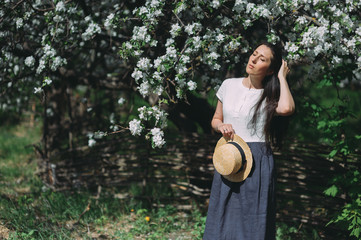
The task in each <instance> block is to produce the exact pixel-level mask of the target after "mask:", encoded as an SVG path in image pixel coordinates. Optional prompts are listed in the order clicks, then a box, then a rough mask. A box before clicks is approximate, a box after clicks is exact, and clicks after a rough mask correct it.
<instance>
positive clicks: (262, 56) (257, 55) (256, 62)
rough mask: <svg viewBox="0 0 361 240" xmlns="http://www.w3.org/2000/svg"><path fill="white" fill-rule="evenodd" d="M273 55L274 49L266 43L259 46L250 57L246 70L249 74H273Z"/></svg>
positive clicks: (262, 75) (263, 75)
mask: <svg viewBox="0 0 361 240" xmlns="http://www.w3.org/2000/svg"><path fill="white" fill-rule="evenodd" d="M272 57H273V55H272V51H271V49H270V48H269V47H267V46H265V45H261V46H259V47H258V48H257V49H256V50H254V52H253V53H252V55H251V56H250V57H249V60H248V64H247V68H246V72H247V73H248V74H249V75H255V76H260V77H265V76H266V75H269V74H272V71H271V70H269V66H270V65H271V59H272Z"/></svg>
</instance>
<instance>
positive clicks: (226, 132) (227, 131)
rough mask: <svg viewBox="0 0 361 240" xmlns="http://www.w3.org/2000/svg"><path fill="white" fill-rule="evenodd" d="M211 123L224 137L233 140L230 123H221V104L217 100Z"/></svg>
mask: <svg viewBox="0 0 361 240" xmlns="http://www.w3.org/2000/svg"><path fill="white" fill-rule="evenodd" d="M211 125H212V128H213V129H214V130H215V131H216V132H220V133H222V135H223V136H224V137H225V138H230V139H232V140H233V136H234V129H233V127H232V124H225V123H223V104H222V102H221V101H219V100H218V102H217V107H216V111H215V112H214V115H213V118H212V121H211Z"/></svg>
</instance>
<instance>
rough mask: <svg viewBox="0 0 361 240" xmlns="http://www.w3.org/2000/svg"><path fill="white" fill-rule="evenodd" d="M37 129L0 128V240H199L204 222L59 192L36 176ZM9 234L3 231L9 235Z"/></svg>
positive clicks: (130, 202) (135, 203) (195, 214)
mask: <svg viewBox="0 0 361 240" xmlns="http://www.w3.org/2000/svg"><path fill="white" fill-rule="evenodd" d="M40 138H41V129H40V127H39V126H36V127H32V128H30V127H29V126H28V125H27V124H22V125H18V126H2V127H0V195H1V198H0V227H1V228H0V230H1V231H0V239H3V238H5V239H6V238H7V239H98V238H100V237H102V236H103V237H104V236H106V237H108V238H111V239H169V238H171V239H201V236H202V233H203V229H204V221H205V218H204V216H203V215H202V214H201V212H200V211H199V210H198V208H197V207H196V205H194V206H195V207H194V209H193V210H192V211H180V210H177V209H176V208H175V207H174V206H171V205H167V206H165V207H161V208H150V207H148V208H146V207H145V204H142V202H141V201H140V200H135V199H127V200H120V199H117V198H115V197H114V196H113V195H112V194H109V193H106V190H104V194H103V195H102V196H101V197H100V198H98V199H96V198H95V197H94V195H92V193H90V192H87V191H86V190H85V189H84V190H83V191H79V192H74V191H65V192H55V191H53V190H51V189H49V188H46V187H45V186H44V185H43V183H42V182H41V180H40V179H39V177H38V176H37V175H36V170H37V161H38V160H37V156H36V154H35V153H34V149H33V146H32V145H33V144H36V143H38V142H39V141H40ZM4 229H5V230H6V231H5V230H4Z"/></svg>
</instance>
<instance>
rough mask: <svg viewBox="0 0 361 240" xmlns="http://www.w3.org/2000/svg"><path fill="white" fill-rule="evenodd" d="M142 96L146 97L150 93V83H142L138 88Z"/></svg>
mask: <svg viewBox="0 0 361 240" xmlns="http://www.w3.org/2000/svg"><path fill="white" fill-rule="evenodd" d="M138 90H139V92H140V94H141V95H142V96H143V97H145V96H147V95H149V93H150V84H149V83H148V82H142V83H141V84H140V86H139V87H138Z"/></svg>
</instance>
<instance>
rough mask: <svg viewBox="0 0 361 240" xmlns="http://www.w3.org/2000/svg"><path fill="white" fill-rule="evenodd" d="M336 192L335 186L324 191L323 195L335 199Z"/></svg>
mask: <svg viewBox="0 0 361 240" xmlns="http://www.w3.org/2000/svg"><path fill="white" fill-rule="evenodd" d="M337 192H338V188H337V187H336V186H335V185H332V186H331V187H329V188H328V189H326V190H325V191H324V193H325V194H326V195H327V196H332V197H335V196H336V194H337Z"/></svg>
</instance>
